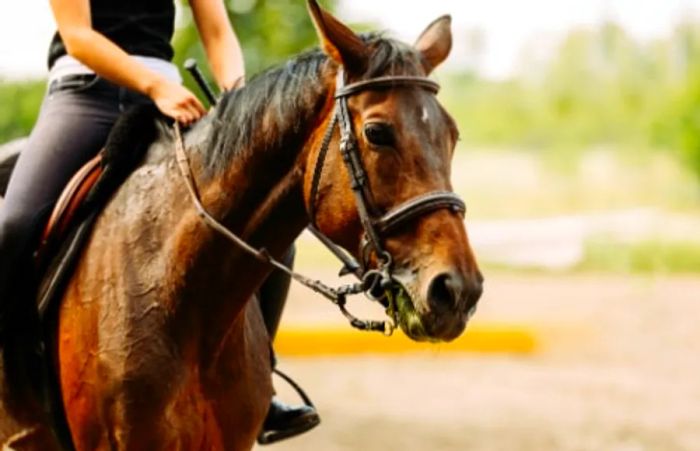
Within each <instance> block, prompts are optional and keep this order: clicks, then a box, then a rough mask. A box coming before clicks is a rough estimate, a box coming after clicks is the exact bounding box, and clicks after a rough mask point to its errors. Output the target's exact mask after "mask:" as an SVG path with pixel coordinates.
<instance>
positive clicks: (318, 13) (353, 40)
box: [307, 0, 368, 73]
mask: <svg viewBox="0 0 700 451" xmlns="http://www.w3.org/2000/svg"><path fill="white" fill-rule="evenodd" d="M307 5H308V8H309V14H310V15H311V19H312V20H313V22H314V26H315V27H316V32H317V33H318V37H319V39H320V40H321V47H322V48H323V51H324V52H325V53H326V54H327V55H328V56H330V57H331V58H332V59H333V60H335V61H336V62H337V63H338V64H342V65H343V66H344V67H345V70H346V71H348V72H352V73H363V72H364V71H365V69H366V67H367V60H368V52H367V47H365V44H364V43H363V42H362V40H361V39H360V38H359V37H358V36H357V35H356V34H355V33H354V32H353V31H352V30H351V29H349V28H348V27H347V26H345V25H344V24H343V23H341V22H340V21H339V20H338V19H336V18H335V17H333V16H332V15H331V14H330V13H329V12H328V11H324V10H323V9H322V8H321V7H320V6H319V5H318V2H317V1H316V0H308V2H307Z"/></svg>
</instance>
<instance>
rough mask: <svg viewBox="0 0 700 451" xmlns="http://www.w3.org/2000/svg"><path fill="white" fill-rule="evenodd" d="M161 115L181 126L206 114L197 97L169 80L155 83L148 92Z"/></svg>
mask: <svg viewBox="0 0 700 451" xmlns="http://www.w3.org/2000/svg"><path fill="white" fill-rule="evenodd" d="M149 97H151V99H152V100H153V101H154V102H155V104H156V106H157V107H158V109H159V110H160V111H161V113H163V114H165V115H166V116H168V117H171V118H173V119H175V120H176V121H178V122H179V123H181V124H183V125H190V124H192V123H193V122H195V121H197V120H198V119H200V118H201V117H202V116H204V115H205V114H206V110H205V109H204V106H202V103H201V102H200V101H199V100H198V99H197V97H196V96H195V95H194V94H192V93H191V92H190V91H189V90H188V89H187V88H185V87H184V86H182V85H180V84H178V83H174V82H172V81H170V80H162V81H160V82H159V83H155V84H154V85H153V87H152V88H151V90H150V92H149Z"/></svg>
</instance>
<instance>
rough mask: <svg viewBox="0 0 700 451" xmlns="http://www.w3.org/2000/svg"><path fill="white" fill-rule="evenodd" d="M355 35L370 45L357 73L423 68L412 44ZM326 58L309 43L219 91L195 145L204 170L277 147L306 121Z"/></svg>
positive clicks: (321, 91)
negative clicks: (305, 48) (201, 140)
mask: <svg viewBox="0 0 700 451" xmlns="http://www.w3.org/2000/svg"><path fill="white" fill-rule="evenodd" d="M360 37H361V38H362V40H363V41H364V42H365V44H366V45H367V46H368V47H369V48H370V49H371V57H370V60H369V64H368V67H367V70H366V72H365V74H363V75H362V76H361V78H372V77H378V76H381V75H396V74H403V75H422V74H423V69H422V66H421V61H420V56H419V54H418V52H416V51H415V50H414V49H413V48H412V47H410V46H408V45H406V44H404V43H401V42H399V41H395V40H393V39H388V38H385V37H384V36H383V35H382V34H381V33H365V34H362V35H360ZM329 61H330V60H329V59H328V57H327V56H326V55H325V54H324V53H323V52H321V51H320V50H319V49H318V48H316V49H312V50H310V51H308V52H306V53H302V54H300V55H298V56H296V57H294V58H292V59H290V60H288V61H287V62H286V63H283V64H281V65H279V66H276V67H273V68H271V69H268V70H266V71H263V72H261V73H260V74H258V75H256V76H254V77H253V78H252V79H251V80H249V81H248V82H247V84H246V86H245V87H243V88H241V89H237V90H233V91H228V92H226V93H224V94H223V96H222V98H221V101H220V102H219V105H218V106H217V107H216V110H215V112H214V115H213V118H212V121H211V124H212V126H211V128H210V129H209V130H210V135H209V137H208V138H207V140H206V143H205V145H204V146H202V147H201V151H202V152H203V155H202V156H203V161H204V162H205V167H206V169H207V171H208V173H209V175H215V174H217V173H219V172H220V171H222V170H225V169H226V168H227V167H228V166H229V165H230V164H231V161H232V159H234V158H239V157H241V158H245V157H246V156H247V155H249V154H250V153H252V152H260V151H263V152H264V151H266V150H267V149H271V148H278V147H280V146H282V145H284V144H285V143H286V138H288V137H289V136H290V134H298V133H299V132H302V131H303V129H304V127H305V126H307V124H309V125H310V124H311V123H312V119H313V115H314V114H315V113H316V112H317V108H316V107H317V106H319V105H320V103H321V102H320V100H321V99H323V98H324V97H325V96H326V95H327V93H328V89H329V86H327V83H324V78H323V76H322V75H323V71H324V68H327V67H328V66H329Z"/></svg>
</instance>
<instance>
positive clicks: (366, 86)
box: [308, 68, 466, 300]
mask: <svg viewBox="0 0 700 451" xmlns="http://www.w3.org/2000/svg"><path fill="white" fill-rule="evenodd" d="M396 87H418V88H422V89H425V90H427V91H430V92H431V93H433V94H437V92H438V91H439V89H440V86H439V85H438V84H437V83H436V82H434V81H433V80H430V79H429V78H427V77H416V76H407V75H390V76H384V77H376V78H371V79H369V80H362V81H358V82H355V83H351V84H346V82H345V71H344V70H343V69H342V68H340V69H339V70H338V75H337V77H336V91H335V112H334V115H333V118H332V119H331V121H330V123H329V125H328V127H327V129H326V133H325V135H324V137H323V141H322V142H321V148H320V150H319V153H318V157H317V158H316V164H315V168H314V172H313V178H312V181H311V191H310V196H309V198H310V206H309V210H310V211H309V217H310V224H309V226H308V228H309V230H310V231H311V232H312V233H313V234H314V235H315V236H316V237H318V238H319V239H320V240H321V241H322V242H323V243H324V244H325V245H326V246H327V247H329V248H330V249H331V251H332V252H333V253H334V254H335V255H336V256H338V257H339V258H340V259H341V260H342V261H343V263H344V268H343V270H342V272H341V274H344V273H345V274H346V273H353V274H355V275H356V276H357V277H358V278H360V279H362V280H364V281H365V284H366V285H367V286H374V287H376V286H377V285H376V284H377V283H379V284H380V286H381V287H382V290H380V291H381V293H384V292H385V291H386V289H388V288H389V286H390V284H391V283H393V278H392V277H391V264H392V258H391V254H390V253H389V252H387V251H386V250H385V249H384V246H383V238H384V237H385V236H387V235H388V234H389V233H390V232H391V231H393V230H394V229H396V228H399V227H400V226H402V225H404V224H406V223H407V222H408V221H410V220H412V219H414V218H416V217H418V216H422V215H424V214H427V213H430V212H432V211H434V210H439V209H443V208H447V209H450V210H452V211H454V212H458V213H461V214H464V212H465V210H466V208H465V205H464V202H463V201H462V200H461V199H460V198H459V197H458V196H457V195H456V194H455V193H453V192H449V191H430V192H427V193H424V194H421V195H419V196H416V197H413V198H411V199H409V200H407V201H405V202H403V203H402V204H400V205H398V206H397V207H394V208H392V209H391V210H389V211H388V212H386V213H384V214H380V213H379V209H378V208H377V207H376V205H375V204H374V202H373V197H372V192H371V189H370V186H369V181H368V177H367V172H366V171H365V168H364V165H363V164H362V158H361V156H360V149H359V146H358V141H357V137H356V136H355V132H354V131H353V124H352V118H351V116H350V110H349V108H348V98H349V97H350V96H352V95H354V94H358V93H360V92H363V91H366V90H372V89H391V88H396ZM336 124H338V125H339V129H340V154H341V156H342V158H343V162H344V163H345V167H346V168H347V170H348V174H349V175H350V186H351V188H352V191H353V194H354V196H355V203H356V205H357V212H358V215H359V217H360V222H361V224H362V228H363V234H362V239H361V245H360V248H361V249H360V255H361V263H360V264H358V263H357V262H356V261H355V260H354V259H352V258H351V257H350V256H348V255H347V254H345V253H344V252H342V251H341V250H340V249H339V248H338V246H337V245H336V244H335V243H333V242H332V241H331V240H330V239H329V238H328V237H326V236H325V235H324V234H323V233H322V232H321V231H319V229H318V227H317V226H316V199H317V196H318V189H319V184H320V180H321V174H322V172H323V166H324V162H325V159H326V155H327V154H328V149H329V147H330V141H331V139H330V138H331V136H332V135H333V131H334V129H335V126H336ZM372 253H374V256H375V257H376V258H377V263H378V266H377V269H374V270H370V269H369V267H370V263H371V256H372ZM376 276H380V279H379V280H368V279H369V278H373V279H374V278H376ZM368 291H371V290H368ZM370 294H372V293H371V292H370ZM373 297H377V296H376V295H373ZM381 299H382V298H381V297H380V299H379V300H381Z"/></svg>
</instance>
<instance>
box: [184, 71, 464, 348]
mask: <svg viewBox="0 0 700 451" xmlns="http://www.w3.org/2000/svg"><path fill="white" fill-rule="evenodd" d="M402 86H408V87H418V88H422V89H426V90H428V91H430V92H432V93H433V94H436V93H437V92H438V90H439V88H440V87H439V85H438V84H437V83H435V82H434V81H432V80H430V79H429V78H427V77H415V76H385V77H376V78H372V79H369V80H363V81H359V82H355V83H351V84H348V85H346V84H345V73H344V71H343V70H342V68H340V69H339V70H338V75H337V81H336V91H335V95H334V98H335V100H336V106H335V112H334V114H333V118H332V119H331V122H330V124H329V125H328V128H327V129H326V133H325V134H324V137H323V140H322V142H321V148H320V149H319V154H318V157H317V159H316V165H315V168H314V173H313V178H312V184H311V191H310V206H309V210H310V211H309V217H310V224H309V225H308V229H309V230H310V231H311V232H312V233H313V234H314V235H315V236H316V237H317V238H318V239H319V240H320V241H321V242H322V243H323V244H324V245H325V246H326V247H328V248H329V250H330V251H331V252H332V253H333V254H334V255H335V256H336V257H337V258H339V259H340V260H341V261H342V263H343V265H344V266H343V269H342V270H341V275H344V274H349V273H351V274H354V275H355V276H356V277H357V278H358V279H359V280H360V281H359V282H358V283H354V284H348V285H342V286H340V287H338V288H333V287H330V286H328V285H326V284H324V283H323V282H321V281H319V280H313V279H310V278H308V277H306V276H304V275H302V274H299V273H297V272H295V271H293V270H291V269H290V268H288V267H287V266H285V265H284V264H282V263H280V262H279V261H277V260H276V259H274V258H273V257H272V256H271V255H270V254H269V252H268V251H267V250H266V249H265V248H261V249H256V248H254V247H252V246H251V245H250V244H248V243H247V242H246V241H245V240H243V239H242V238H240V237H239V236H237V235H236V234H234V233H233V232H231V231H230V230H229V229H227V228H226V227H225V226H224V225H223V224H221V223H220V222H219V221H217V220H216V219H215V218H214V217H213V216H212V215H211V214H209V212H207V211H206V209H205V208H204V206H203V205H202V203H201V201H200V198H199V192H198V190H197V186H196V182H195V179H194V176H193V174H192V169H191V166H190V164H189V160H188V158H187V154H186V152H185V145H184V141H183V137H182V132H181V130H180V125H179V124H178V123H177V122H175V124H174V126H173V128H174V132H175V153H176V158H177V164H178V168H179V170H180V174H181V175H182V177H183V179H184V180H185V184H186V186H187V190H188V192H189V195H190V198H191V199H192V202H193V203H194V205H195V208H196V210H197V214H198V215H199V217H200V218H201V219H202V221H203V222H204V223H206V224H207V225H208V226H209V227H211V228H213V229H214V230H216V231H217V232H219V233H220V234H222V235H223V236H224V237H226V238H227V239H228V240H229V241H231V242H233V243H234V244H235V245H236V246H238V247H239V248H241V249H242V250H243V251H245V252H247V253H248V254H250V255H252V256H253V257H255V258H256V259H257V260H258V261H260V262H262V263H265V264H268V265H271V266H273V267H275V268H277V269H279V270H280V271H283V272H285V273H286V274H288V275H289V276H290V277H292V278H293V279H294V280H296V281H297V282H299V283H301V284H302V285H304V286H306V287H307V288H309V289H311V290H313V291H315V292H316V293H319V294H321V295H322V296H324V297H325V298H326V299H328V300H330V301H331V302H333V303H334V304H335V305H336V306H338V308H339V309H340V311H341V313H342V314H343V315H344V316H345V317H346V318H347V319H348V321H349V322H350V325H351V326H352V327H355V328H357V329H360V330H367V331H378V332H383V333H384V334H385V335H391V334H392V333H393V332H394V329H395V328H396V326H397V323H398V311H397V307H396V301H395V296H394V293H393V291H392V289H391V288H392V287H393V286H395V285H397V284H398V282H397V281H396V280H395V279H394V278H393V277H392V274H391V267H392V257H391V254H389V252H387V251H386V250H385V249H384V247H383V246H382V237H383V236H385V235H386V234H387V233H389V232H390V231H392V230H394V229H395V228H397V227H400V226H401V225H404V224H405V223H406V222H407V221H409V220H411V219H414V218H416V217H419V216H422V215H424V214H427V213H430V212H432V211H435V210H439V209H444V208H447V209H450V210H452V211H454V212H457V213H460V214H462V215H463V214H464V212H465V210H466V207H465V205H464V202H463V201H462V200H461V199H460V198H459V197H458V196H457V195H456V194H455V193H453V192H449V191H431V192H427V193H424V194H421V195H419V196H416V197H414V198H412V199H409V200H407V201H405V202H404V203H402V204H400V205H399V206H397V207H394V208H392V209H391V210H390V211H388V212H386V213H385V214H383V215H379V214H378V209H377V208H376V206H375V205H374V203H373V202H372V195H371V191H370V187H369V184H368V177H367V172H366V171H365V169H364V166H363V164H362V159H361V157H360V150H359V146H358V144H357V137H356V136H355V133H354V131H353V127H352V118H351V116H350V110H349V108H348V97H350V96H352V95H354V94H357V93H359V92H362V91H364V90H368V89H391V88H395V87H402ZM336 125H338V126H339V129H340V153H341V155H342V157H343V161H344V163H345V166H346V168H347V170H348V172H349V174H350V181H351V188H352V191H353V194H354V196H355V201H356V202H355V203H356V206H357V211H358V214H359V216H360V222H361V223H362V227H363V229H364V233H363V237H362V240H361V241H362V243H361V256H362V261H361V263H358V262H357V261H356V260H355V259H354V258H353V257H352V256H350V255H348V254H347V253H345V252H344V251H343V250H342V249H340V247H339V246H337V245H336V244H335V243H333V242H332V241H331V239H330V238H328V237H327V236H325V235H324V234H323V233H322V232H321V231H320V230H319V229H318V228H317V227H316V225H315V218H316V197H317V195H318V189H319V183H320V180H321V175H322V173H323V166H324V162H325V158H326V155H327V154H328V149H329V146H330V141H331V138H332V136H333V132H334V130H335V127H336ZM372 253H374V255H375V257H376V259H377V267H376V269H369V266H370V259H371V255H372ZM360 293H364V294H365V295H366V296H367V297H368V298H370V299H371V300H374V301H378V302H380V303H381V304H382V305H384V307H386V309H387V314H388V315H389V317H390V321H375V320H361V319H359V318H357V317H355V316H354V315H353V314H351V313H350V312H349V311H348V310H347V308H346V304H347V296H348V295H353V294H360Z"/></svg>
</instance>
